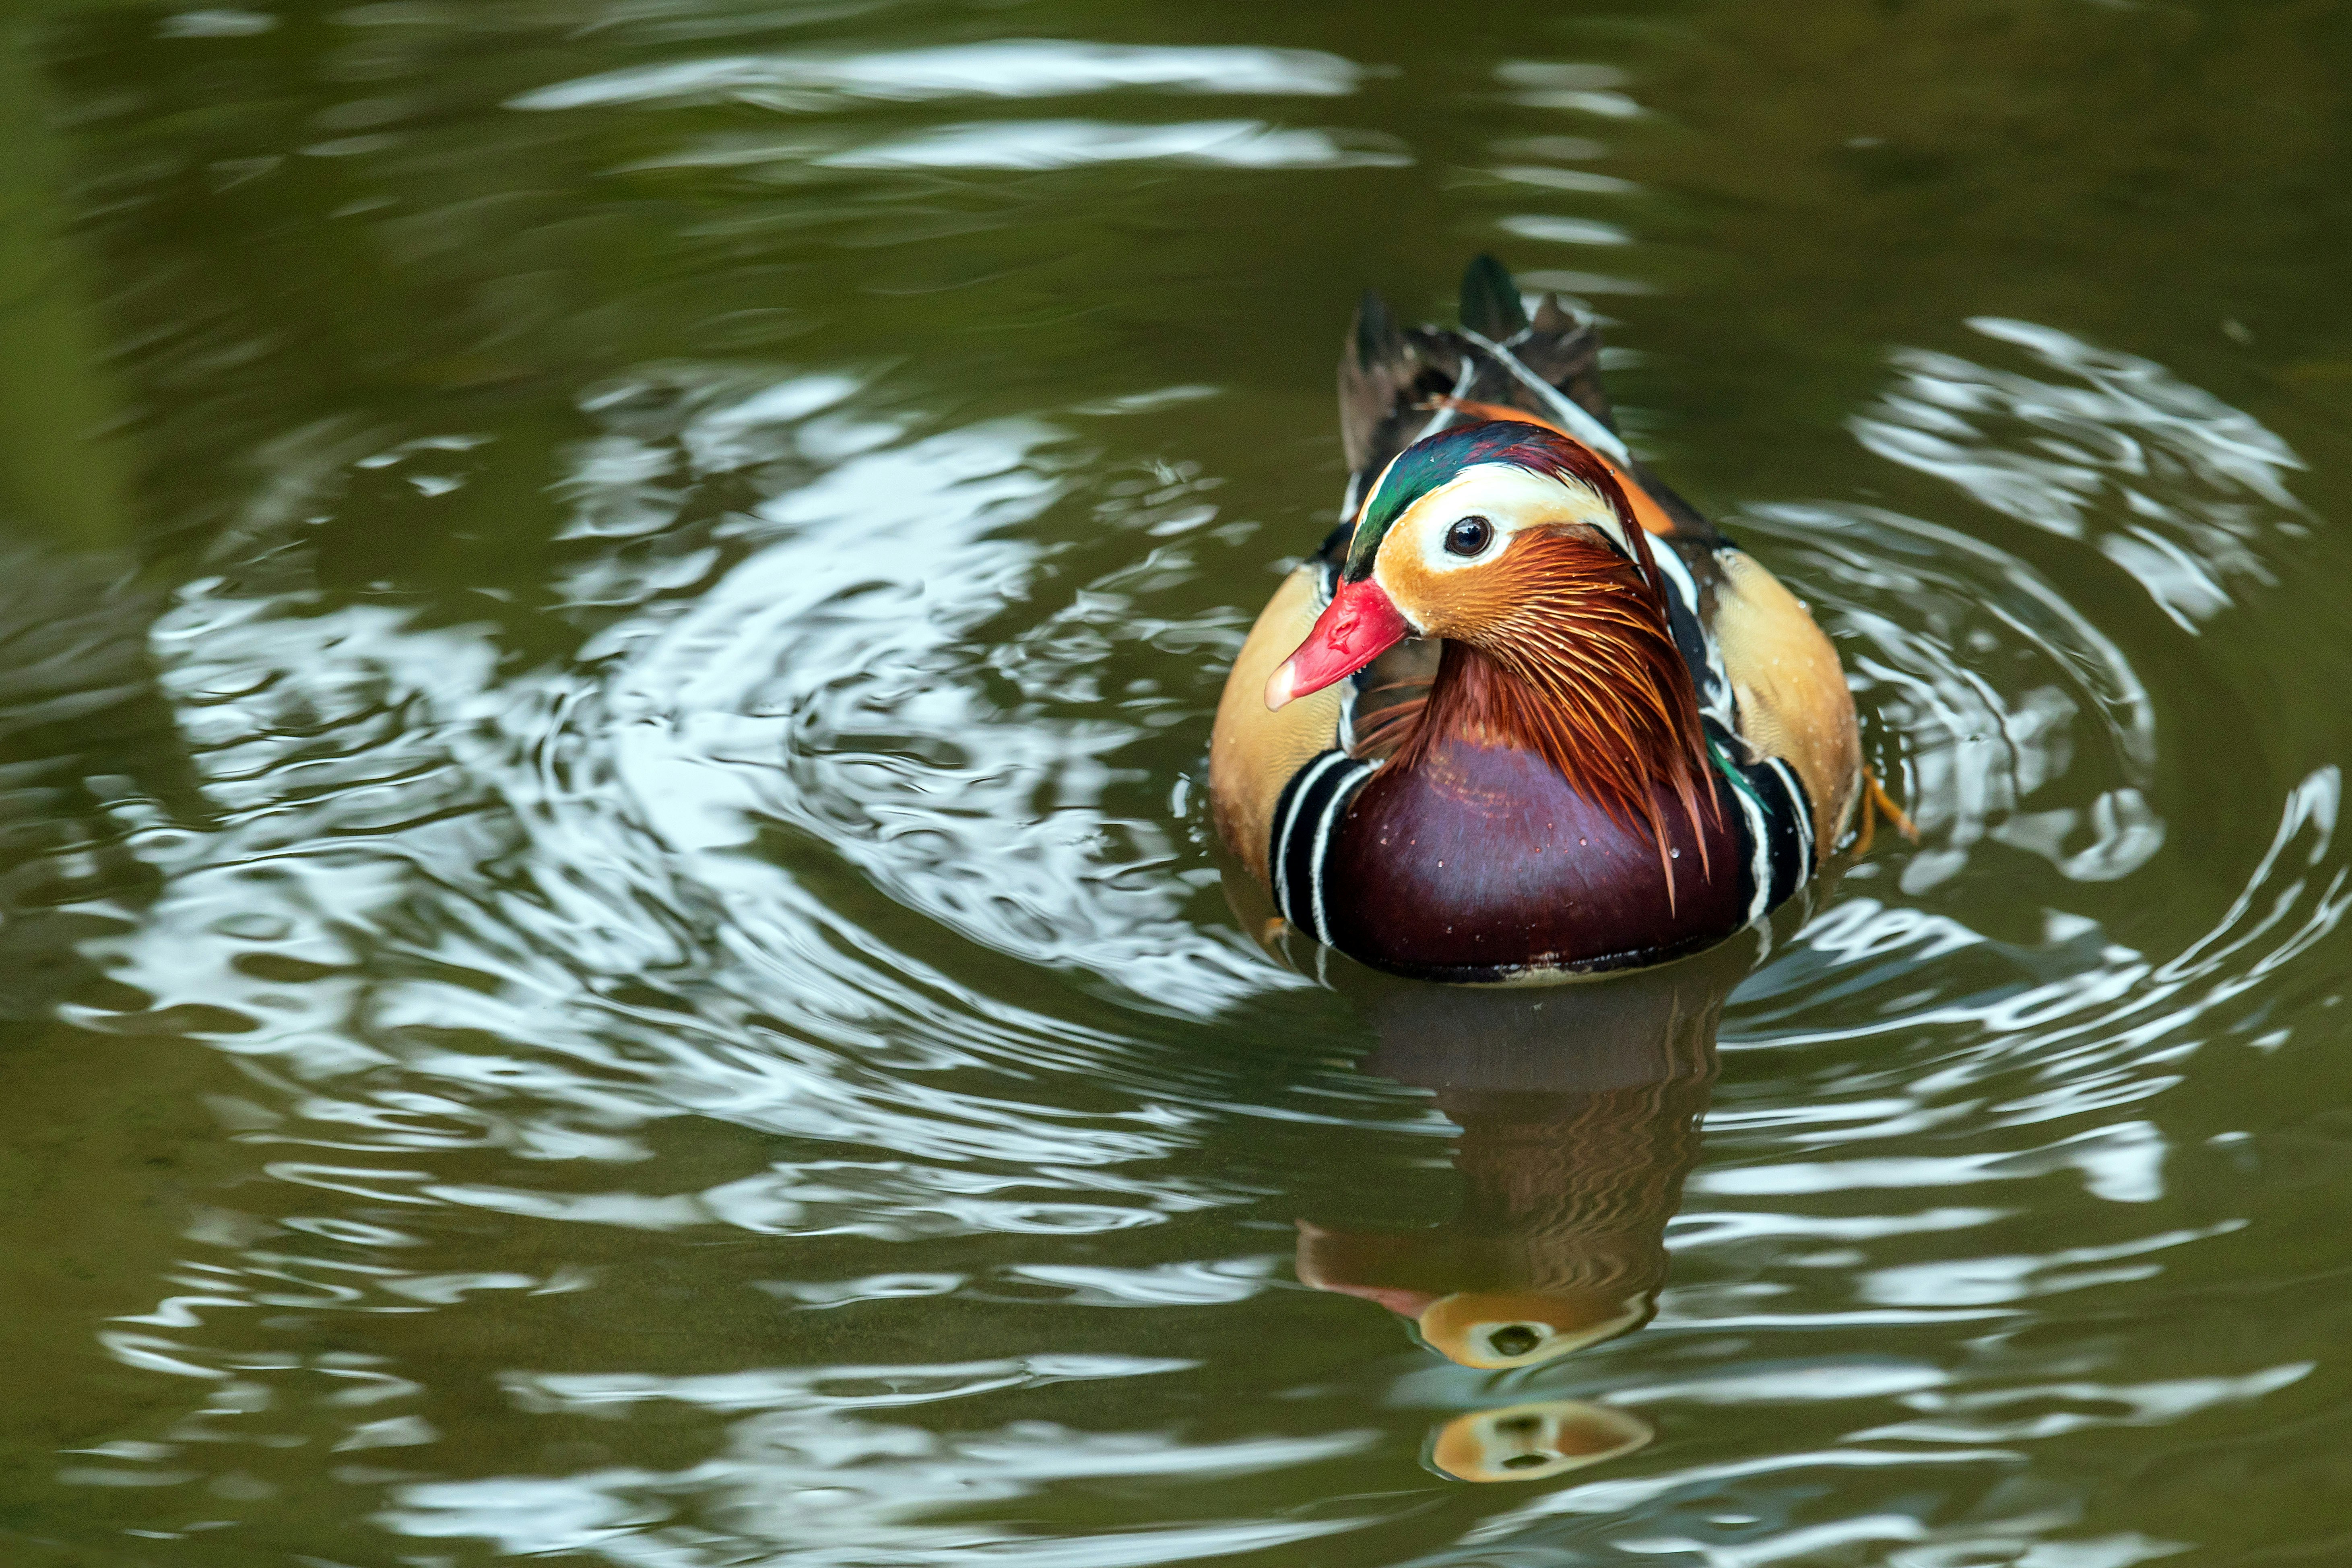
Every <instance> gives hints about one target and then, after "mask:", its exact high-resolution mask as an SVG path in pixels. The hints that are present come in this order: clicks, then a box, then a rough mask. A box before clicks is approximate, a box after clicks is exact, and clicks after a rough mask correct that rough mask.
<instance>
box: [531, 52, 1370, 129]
mask: <svg viewBox="0 0 2352 1568" xmlns="http://www.w3.org/2000/svg"><path fill="white" fill-rule="evenodd" d="M1364 74H1365V72H1364V68H1362V67H1360V66H1358V65H1356V64H1354V63H1353V62H1351V61H1349V60H1346V59H1342V58H1339V56H1337V55H1330V54H1323V53H1319V52H1318V51H1315V50H1312V49H1267V48H1251V47H1238V46H1221V47H1181V46H1174V45H1130V44H1097V43H1087V42H1083V41H1080V40H1076V39H1065V38H1004V39H998V40H992V41H990V42H987V43H977V44H962V45H957V46H955V47H948V48H932V49H898V50H888V51H881V52H877V53H872V54H841V55H826V54H814V53H810V54H775V55H730V56H724V57H721V58H715V59H699V60H680V61H676V62H673V63H670V64H667V65H657V66H644V67H636V68H630V69H626V70H618V71H609V72H605V73H604V74H601V75H597V76H593V77H584V78H582V79H578V80H576V81H567V82H559V83H555V84H553V85H551V86H548V87H542V88H538V89H533V90H532V91H530V92H527V93H524V94H522V95H520V97H518V98H516V99H514V100H512V102H511V103H510V104H509V107H510V108H514V109H521V110H568V109H594V108H610V107H614V106H619V105H648V106H660V105H682V104H693V103H725V102H737V103H748V104H753V105H756V106H758V107H760V108H762V109H773V110H783V111H786V112H796V113H801V112H809V111H813V110H825V109H832V108H838V107H841V106H842V105H844V104H845V103H851V102H856V101H858V100H866V101H871V102H882V103H902V102H921V101H926V100H939V99H954V98H1005V99H1019V98H1065V97H1070V96H1073V95H1076V94H1080V93H1091V92H1113V91H1135V90H1152V91H1160V92H1180V93H1184V92H1189V93H1217V94H1237V95H1244V96H1253V97H1259V96H1263V97H1308V98H1331V97H1338V96H1339V95H1342V94H1345V93H1349V92H1352V91H1354V90H1355V89H1356V86H1357V84H1358V82H1359V81H1360V80H1361V79H1362V78H1363V76H1364Z"/></svg>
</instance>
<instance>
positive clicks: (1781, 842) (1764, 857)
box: [1701, 716, 1813, 923]
mask: <svg viewBox="0 0 2352 1568" xmlns="http://www.w3.org/2000/svg"><path fill="white" fill-rule="evenodd" d="M1701 722H1702V724H1703V725H1704V726H1705V728H1706V738H1707V741H1708V742H1709V744H1710V745H1711V747H1712V748H1713V750H1714V752H1715V754H1716V755H1717V757H1719V758H1721V759H1722V760H1723V761H1724V762H1725V763H1728V764H1729V768H1728V772H1729V773H1731V774H1732V775H1734V776H1733V777H1731V778H1730V779H1729V780H1728V782H1729V784H1730V785H1731V797H1732V800H1733V803H1734V804H1735V805H1738V808H1739V816H1740V822H1741V826H1742V827H1743V829H1744V833H1743V837H1744V838H1745V839H1746V842H1747V847H1748V885H1749V887H1750V889H1752V890H1751V891H1750V892H1749V894H1748V921H1750V922H1751V923H1752V922H1754V921H1759V920H1761V919H1763V918H1764V916H1765V915H1767V914H1769V913H1770V912H1771V911H1772V910H1776V909H1778V908H1780V905H1782V904H1783V903H1786V902H1787V901H1788V900H1790V898H1791V897H1793V896H1794V895H1795V893H1796V891H1797V889H1799V888H1801V887H1803V886H1804V885H1805V879H1806V878H1807V877H1808V876H1810V875H1811V872H1812V868H1813V808H1812V805H1811V802H1810V801H1809V800H1807V798H1806V796H1805V785H1804V781H1803V780H1801V779H1800V778H1799V777H1798V776H1797V770H1796V769H1794V768H1792V767H1790V765H1789V764H1788V763H1785V762H1783V761H1781V760H1780V758H1779V757H1759V756H1757V755H1756V753H1755V752H1753V751H1751V750H1750V749H1749V748H1748V743H1747V742H1745V741H1742V740H1741V739H1739V737H1738V736H1737V735H1735V734H1733V733H1732V732H1731V731H1728V730H1727V729H1725V728H1724V727H1723V726H1722V725H1720V724H1718V723H1717V722H1716V721H1715V720H1714V718H1713V717H1712V716H1709V717H1706V718H1705V719H1703V720H1702V721H1701ZM1742 786H1745V787H1742Z"/></svg>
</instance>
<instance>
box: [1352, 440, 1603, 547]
mask: <svg viewBox="0 0 2352 1568" xmlns="http://www.w3.org/2000/svg"><path fill="white" fill-rule="evenodd" d="M1473 517H1475V518H1483V519H1485V520H1486V522H1487V524H1488V525H1489V526H1490V527H1491V528H1492V529H1493V530H1494V537H1493V538H1492V539H1491V540H1490V541H1489V542H1488V543H1487V545H1486V548H1485V549H1484V550H1481V551H1479V552H1477V553H1476V554H1475V555H1457V554H1455V553H1454V552H1453V551H1451V550H1449V549H1447V548H1446V541H1447V539H1448V538H1449V537H1450V536H1451V535H1452V533H1453V531H1454V524H1456V523H1458V522H1460V521H1463V520H1464V519H1465V518H1473ZM1562 521H1572V522H1580V523H1585V524H1587V525H1589V526H1591V527H1593V528H1596V529H1599V530H1601V531H1602V532H1603V533H1604V534H1606V535H1607V536H1608V537H1609V538H1610V539H1612V541H1615V542H1618V543H1619V544H1620V545H1621V546H1622V544H1623V542H1624V531H1623V530H1622V528H1621V527H1620V526H1619V524H1618V521H1617V514H1616V513H1615V512H1614V511H1612V510H1611V509H1610V506H1609V503H1608V501H1606V500H1603V499H1602V498H1601V495H1600V493H1599V492H1597V491H1595V490H1593V489H1591V488H1590V487H1588V486H1585V485H1581V484H1579V483H1577V482H1575V481H1574V480H1566V479H1553V478H1552V477H1550V476H1549V475H1548V474H1538V473H1534V472H1531V471H1529V470H1528V469H1526V468H1519V467H1517V465H1515V464H1510V463H1480V464H1477V465H1475V467H1472V468H1465V469H1463V470H1462V472H1460V473H1459V474H1456V475H1455V476H1454V478H1453V479H1448V480H1447V481H1446V482H1445V483H1444V484H1442V485H1440V486H1438V487H1437V488H1436V489H1433V490H1432V491H1430V492H1429V493H1428V494H1427V495H1425V496H1423V497H1422V498H1421V499H1420V500H1417V501H1415V502H1413V503H1412V506H1411V507H1409V508H1407V509H1406V510H1405V514H1404V515H1403V516H1402V517H1401V518H1399V519H1398V520H1397V521H1396V524H1395V526H1394V527H1392V528H1391V529H1390V531H1389V538H1388V540H1386V541H1384V542H1382V545H1381V549H1382V552H1383V553H1385V552H1387V551H1388V550H1389V549H1390V548H1391V547H1393V548H1397V549H1400V550H1409V551H1411V552H1412V553H1413V555H1415V556H1417V557H1419V559H1420V563H1421V564H1422V566H1423V568H1424V569H1425V570H1427V571H1431V572H1458V571H1460V570H1462V569H1463V568H1464V567H1465V566H1478V565H1483V564H1485V563H1487V562H1489V561H1492V560H1494V559H1495V557H1496V555H1498V554H1500V553H1501V552H1502V551H1503V550H1504V549H1505V548H1507V546H1508V545H1509V543H1510V542H1511V539H1512V536H1513V535H1515V534H1517V533H1518V532H1519V531H1521V530H1523V529H1528V528H1537V527H1542V526H1547V525H1551V524H1557V523H1559V522H1562ZM1629 553H1630V552H1629Z"/></svg>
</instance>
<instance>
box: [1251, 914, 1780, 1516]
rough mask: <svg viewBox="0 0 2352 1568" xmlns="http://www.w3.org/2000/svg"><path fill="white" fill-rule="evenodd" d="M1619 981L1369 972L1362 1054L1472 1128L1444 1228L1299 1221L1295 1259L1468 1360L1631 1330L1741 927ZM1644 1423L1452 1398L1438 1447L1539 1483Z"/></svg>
mask: <svg viewBox="0 0 2352 1568" xmlns="http://www.w3.org/2000/svg"><path fill="white" fill-rule="evenodd" d="M1733 945H1734V947H1735V949H1736V950H1737V951H1734V952H1729V953H1725V952H1716V953H1711V954H1707V955H1705V956H1703V957H1701V958H1698V959H1695V960H1692V961H1689V962H1687V963H1678V964H1671V965H1668V966H1666V967H1665V968H1663V969H1658V970H1652V971H1647V972H1645V973H1640V974H1635V975H1629V976H1625V977H1623V978H1620V979H1609V980H1600V981H1594V982H1591V983H1589V984H1576V985H1566V986H1553V987H1546V988H1543V989H1528V990H1513V989H1496V990H1479V989H1471V988H1466V987H1457V986H1422V985H1411V984H1404V983H1394V984H1370V983H1368V984H1367V985H1366V988H1365V990H1364V993H1363V994H1360V995H1358V996H1356V997H1355V1000H1356V1002H1357V1004H1358V1005H1359V1006H1360V1009H1361V1010H1362V1011H1363V1012H1364V1013H1365V1014H1366V1016H1368V1018H1369V1019H1370V1022H1371V1023H1372V1024H1373V1026H1375V1027H1376V1028H1377V1029H1378V1030H1379V1031H1380V1037H1381V1044H1380V1047H1379V1049H1378V1050H1377V1051H1375V1052H1374V1053H1373V1054H1372V1055H1371V1056H1370V1058H1367V1059H1366V1060H1365V1062H1364V1064H1363V1066H1364V1068H1365V1069H1366V1070H1368V1071H1370V1072H1376V1073H1379V1074H1381V1075H1382V1076H1385V1077H1388V1078H1392V1079H1398V1080H1400V1081H1402V1082H1404V1083H1409V1084H1414V1085H1418V1086H1420V1087H1422V1088H1424V1089H1430V1090H1432V1091H1433V1093H1434V1095H1435V1097H1436V1102H1437V1106H1438V1109H1440V1110H1443V1111H1444V1113H1445V1114H1446V1115H1447V1116H1448V1117H1450V1118H1451V1119H1452V1120H1453V1121H1454V1122H1455V1123H1456V1124H1457V1125H1458V1126H1459V1127H1460V1128H1461V1129H1462V1136H1461V1141H1460V1143H1459V1144H1458V1145H1457V1147H1456V1150H1455V1154H1454V1165H1455V1168H1456V1169H1457V1170H1458V1171H1459V1172H1460V1173H1461V1175H1462V1179H1463V1184H1464V1189H1465V1190H1464V1193H1463V1197H1462V1204H1461V1208H1460V1210H1459V1212H1458V1213H1456V1215H1454V1218H1453V1219H1452V1220H1450V1221H1448V1222H1446V1223H1445V1224H1444V1225H1440V1226H1434V1227H1433V1228H1430V1229H1427V1230H1420V1231H1409V1232H1403V1233H1395V1232H1369V1231H1346V1230H1332V1229H1327V1228H1325V1227H1324V1226H1318V1225H1316V1224H1314V1223H1312V1222H1310V1221H1305V1220H1302V1221H1300V1222H1299V1226H1298V1253H1297V1267H1298V1277H1299V1279H1301V1280H1302V1281H1303V1282H1305V1283H1306V1284H1308V1285H1311V1286H1313V1287H1315V1288H1316V1289H1320V1290H1331V1291H1337V1292H1340V1293H1342V1294H1346V1295H1350V1296H1359V1297H1361V1298H1363V1299H1364V1300H1370V1301H1376V1302H1378V1303H1379V1304H1380V1305H1381V1306H1383V1307H1385V1308H1387V1309H1388V1310H1390V1311H1391V1312H1394V1313H1396V1314H1397V1315H1399V1316H1400V1317H1402V1318H1405V1319H1408V1320H1410V1321H1412V1324H1413V1327H1414V1329H1415V1330H1416V1331H1417V1332H1418V1333H1419V1335H1420V1337H1421V1340H1422V1342H1423V1343H1424V1344H1426V1345H1428V1346H1429V1347H1430V1348H1431V1349H1432V1350H1433V1351H1436V1352H1438V1353H1439V1354H1441V1355H1444V1357H1446V1358H1447V1359H1448V1360H1450V1361H1453V1362H1454V1363H1458V1364H1460V1365H1462V1366H1465V1367H1474V1368H1477V1369H1479V1370H1482V1371H1494V1372H1503V1371H1516V1370H1520V1369H1524V1368H1528V1367H1536V1366H1541V1365H1544V1364H1546V1363H1551V1362H1554V1361H1557V1360H1559V1358H1560V1357H1562V1356H1566V1355H1568V1354H1570V1353H1571V1352H1575V1351H1579V1350H1581V1349H1583V1348H1584V1347H1586V1346H1588V1345H1592V1344H1597V1343H1599V1342H1601V1341H1603V1340H1606V1339H1610V1338H1612V1337H1614V1336H1616V1335H1618V1334H1622V1333H1625V1332H1627V1331H1631V1330H1633V1329H1637V1328H1640V1327H1641V1326H1642V1325H1643V1323H1645V1322H1647V1321H1649V1320H1650V1317H1651V1314H1652V1313H1653V1312H1654V1310H1656V1303H1657V1295H1658V1291H1659V1289H1660V1288H1661V1287H1662V1286H1663V1285H1664V1282H1665V1277H1666V1268H1667V1258H1666V1247H1665V1229H1666V1224H1667V1222H1668V1221H1669V1220H1671V1219H1672V1218H1673V1217H1674V1214H1675V1209H1676V1208H1677V1207H1678V1206H1679V1205H1680V1204H1681V1202H1682V1186H1683V1178H1684V1176H1685V1174H1686V1173H1688V1172H1689V1170H1690V1168H1691V1166H1692V1165H1693V1164H1694V1163H1696V1160H1697V1158H1698V1152H1699V1127H1698V1123H1699V1119H1700V1117H1701V1116H1702V1115H1703V1114H1704V1113H1705V1111H1706V1103H1707V1096H1708V1091H1709V1090H1710V1089H1711V1088H1712V1087H1713V1085H1714V1081H1715V1069H1716V1057H1715V1036H1716V1029H1717V1024H1718V1021H1719V1020H1720V1018H1721V1016H1722V1012H1723V1002H1724V998H1725V997H1726V996H1727V994H1729V993H1730V990H1731V987H1732V986H1733V985H1734V984H1738V980H1739V979H1740V977H1741V976H1742V975H1743V974H1745V973H1747V971H1748V964H1749V963H1750V962H1751V956H1752V955H1751V954H1750V953H1749V952H1747V951H1746V946H1747V944H1745V943H1738V944H1733ZM1648 1438H1649V1429H1648V1428H1647V1426H1644V1425H1643V1423H1641V1422H1640V1421H1638V1420H1636V1419H1635V1418H1633V1416H1631V1415H1624V1414H1623V1413H1622V1412H1618V1411H1613V1410H1608V1409H1604V1408H1602V1407H1600V1406H1597V1405H1584V1404H1580V1403H1577V1402H1574V1401H1568V1400H1554V1401H1546V1402H1540V1403H1536V1404H1525V1405H1511V1406H1509V1407H1507V1408H1505V1409H1500V1410H1485V1411H1477V1412H1474V1413H1472V1414H1470V1415H1463V1416H1459V1417H1457V1418H1456V1419H1454V1421H1452V1422H1449V1423H1448V1424H1447V1425H1446V1426H1444V1427H1443V1428H1441V1429H1440V1431H1439V1432H1438V1434H1437V1436H1436V1438H1435V1439H1434V1441H1433V1446H1432V1448H1431V1454H1430V1461H1431V1463H1432V1464H1433V1465H1434V1466H1435V1467H1436V1468H1438V1469H1440V1470H1443V1471H1444V1472H1445V1473H1446V1474H1448V1475H1452V1476H1456V1477H1459V1478H1460V1479H1465V1480H1480V1481H1487V1480H1534V1479H1541V1478H1542V1477H1544V1476H1549V1475H1557V1474H1559V1473H1560V1472H1561V1471H1563V1470H1567V1469H1571V1468H1575V1467H1577V1466H1580V1465H1588V1464H1594V1463H1597V1462H1599V1461H1601V1460H1603V1459H1608V1458H1615V1457H1617V1456H1619V1455H1622V1454H1626V1453H1630V1452H1632V1451H1633V1449H1634V1448H1637V1447H1640V1446H1641V1445H1642V1444H1643V1443H1644V1442H1646V1441H1648Z"/></svg>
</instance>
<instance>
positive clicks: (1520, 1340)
mask: <svg viewBox="0 0 2352 1568" xmlns="http://www.w3.org/2000/svg"><path fill="white" fill-rule="evenodd" d="M1486 1342H1487V1343H1488V1344H1490V1345H1492V1346H1493V1347H1494V1350H1495V1353H1496V1355H1498V1356H1504V1357H1507V1358H1509V1357H1517V1356H1523V1355H1525V1354H1527V1353H1528V1352H1529V1351H1531V1350H1533V1349H1535V1348H1536V1347H1537V1346H1538V1345H1539V1344H1541V1343H1543V1342H1544V1333H1543V1331H1542V1330H1541V1329H1539V1328H1538V1327H1536V1326H1535V1325H1534V1324H1532V1323H1505V1324H1504V1325H1503V1326H1502V1327H1501V1328H1499V1329H1496V1331H1494V1332H1493V1333H1492V1334H1490V1335H1488V1336H1487V1340H1486Z"/></svg>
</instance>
